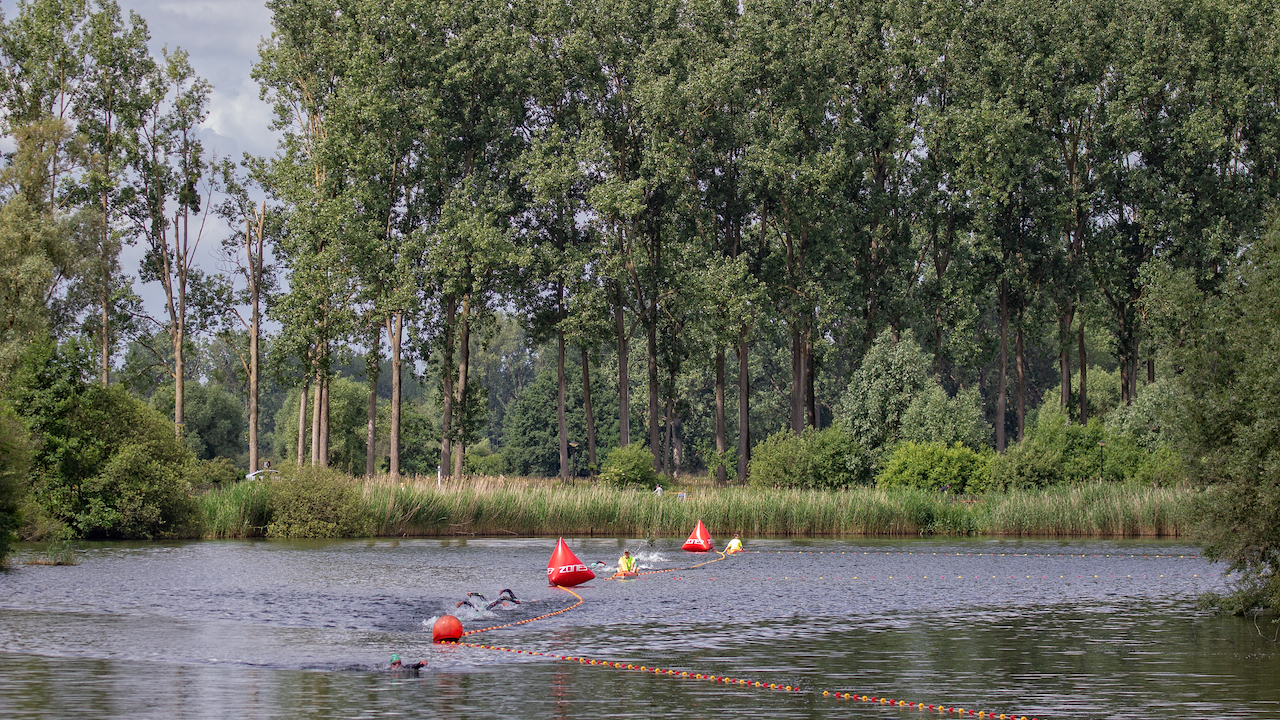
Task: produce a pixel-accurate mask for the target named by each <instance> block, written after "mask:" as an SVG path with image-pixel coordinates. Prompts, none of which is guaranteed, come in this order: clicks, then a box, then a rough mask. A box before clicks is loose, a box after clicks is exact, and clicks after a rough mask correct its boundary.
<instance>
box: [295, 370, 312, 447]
mask: <svg viewBox="0 0 1280 720" xmlns="http://www.w3.org/2000/svg"><path fill="white" fill-rule="evenodd" d="M309 392H311V383H310V382H304V383H302V392H301V393H299V394H298V467H302V458H303V456H304V455H305V453H306V449H307V393H309Z"/></svg>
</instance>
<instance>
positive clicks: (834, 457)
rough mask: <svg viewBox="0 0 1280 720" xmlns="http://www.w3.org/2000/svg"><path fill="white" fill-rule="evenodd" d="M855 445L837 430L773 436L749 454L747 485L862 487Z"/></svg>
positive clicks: (823, 487) (862, 478)
mask: <svg viewBox="0 0 1280 720" xmlns="http://www.w3.org/2000/svg"><path fill="white" fill-rule="evenodd" d="M862 457H863V456H862V455H861V453H860V449H859V447H858V445H857V444H856V443H854V442H853V440H852V439H851V438H850V437H849V436H848V434H846V433H845V431H844V430H843V429H841V428H839V427H834V426H833V427H829V428H827V429H825V430H821V431H819V430H814V429H813V428H805V431H804V432H803V433H801V434H800V435H796V434H795V433H793V432H791V431H790V430H783V431H781V432H777V433H774V434H773V435H770V436H769V437H768V438H766V439H765V440H764V441H763V442H760V443H759V444H757V445H756V446H755V447H754V448H752V451H751V473H750V476H751V481H750V482H751V484H752V485H755V486H758V487H778V488H809V489H837V488H845V487H849V486H850V485H856V484H862V483H866V482H867V481H868V480H869V479H870V478H869V477H868V476H865V475H864V474H863V472H862V470H861V469H862V468H865V467H866V466H867V464H866V463H863V462H858V460H859V459H861V458H862Z"/></svg>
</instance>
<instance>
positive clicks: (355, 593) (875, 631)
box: [0, 538, 1280, 720]
mask: <svg viewBox="0 0 1280 720" xmlns="http://www.w3.org/2000/svg"><path fill="white" fill-rule="evenodd" d="M682 540H683V538H679V539H668V540H665V541H659V542H657V543H656V544H654V545H645V544H644V543H643V542H642V541H638V540H599V539H594V540H574V541H570V546H571V547H572V548H573V549H574V551H575V552H576V553H577V554H578V555H579V557H581V558H582V559H583V560H584V561H585V562H591V561H593V560H604V561H606V562H609V563H610V564H612V563H613V561H614V560H615V559H616V557H617V556H618V555H619V554H620V552H621V550H622V548H623V547H624V546H625V547H629V548H630V549H632V550H633V551H635V550H639V557H640V563H641V568H642V569H663V568H679V567H684V566H687V565H690V564H692V563H693V562H697V561H698V560H704V559H708V558H706V557H699V556H692V555H688V554H686V553H683V552H682V551H681V550H680V549H679V545H680V542H681V541H682ZM721 542H723V541H721ZM553 546H554V542H553V541H550V540H547V539H472V540H401V541H391V540H377V541H340V542H338V541H335V542H281V541H271V542H251V541H248V542H240V541H225V542H224V541H217V542H214V541H205V542H190V543H174V544H157V543H147V544H131V543H113V544H100V545H86V546H85V548H86V550H85V551H84V552H82V553H81V556H80V557H81V559H82V562H81V564H80V565H78V566H74V567H41V566H28V565H21V564H18V563H20V562H21V559H22V558H21V556H19V558H18V562H17V563H15V564H14V567H13V568H12V569H10V570H9V571H7V572H3V573H0V718H15V719H16V718H166V719H169V718H223V717H242V718H352V717H361V718H363V717H368V718H384V717H441V718H469V719H470V718H477V719H483V718H599V717H618V718H649V717H663V716H669V717H708V716H712V715H715V716H724V717H735V718H768V719H769V720H775V719H778V718H903V719H904V720H905V719H906V718H918V717H920V713H919V712H918V711H914V710H900V709H893V708H886V707H881V706H873V705H866V704H861V703H856V702H852V701H845V700H834V699H831V698H823V697H822V696H821V692H822V691H823V690H829V691H831V692H833V693H834V692H856V693H858V694H867V695H875V696H885V697H890V698H894V699H903V700H907V701H911V702H925V703H928V704H937V705H947V706H960V707H964V708H974V709H980V710H988V711H992V710H993V711H996V712H997V713H1017V714H1018V715H1023V714H1025V715H1026V716H1027V717H1031V716H1036V717H1039V718H1050V719H1053V718H1062V719H1066V718H1208V717H1214V718H1277V717H1280V650H1278V649H1277V646H1276V645H1275V644H1274V643H1271V642H1269V641H1267V640H1265V639H1262V638H1261V637H1260V636H1259V633H1258V632H1257V630H1255V628H1254V625H1253V623H1252V622H1246V621H1244V620H1241V619H1239V618H1220V617H1215V616H1212V615H1209V614H1206V613H1202V612H1199V611H1197V610H1195V607H1194V605H1195V598H1196V596H1197V595H1198V594H1200V593H1202V592H1205V591H1208V590H1221V589H1223V588H1224V587H1225V585H1226V582H1227V581H1226V579H1225V578H1224V577H1223V576H1222V575H1221V573H1222V572H1223V568H1222V567H1221V566H1215V565H1211V564H1209V563H1207V562H1205V561H1204V560H1202V559H1200V558H1197V557H1194V555H1195V554H1196V550H1195V549H1194V548H1192V547H1188V546H1184V545H1179V544H1170V543H1159V542H1150V541H1132V542H1094V541H1072V542H1058V541H1011V540H990V539H974V540H956V539H946V540H895V541H868V540H862V539H855V540H830V541H803V542H798V541H797V542H793V541H777V540H759V541H755V540H751V539H748V541H747V546H748V548H749V549H751V550H754V551H758V552H752V553H748V554H744V555H740V556H736V557H730V558H728V559H725V560H722V561H719V562H715V563H712V564H710V565H707V566H705V567H701V568H697V569H691V570H681V571H677V572H670V573H664V574H658V575H649V576H645V577H641V578H639V579H637V580H631V581H626V582H618V581H604V580H596V581H594V582H591V583H589V584H587V585H585V586H582V587H581V588H579V589H577V591H578V592H579V594H581V595H582V597H583V598H584V603H583V604H582V605H581V606H580V607H577V608H575V609H573V610H571V611H569V612H566V613H563V614H561V615H557V616H555V617H552V618H547V619H544V620H538V621H536V622H532V623H529V624H525V625H520V626H517V627H510V628H504V629H498V630H493V631H490V632H486V633H483V634H480V635H477V636H473V638H471V639H473V640H474V641H475V642H478V643H483V644H492V645H500V646H503V647H509V648H517V649H523V650H533V651H537V652H542V653H550V654H556V655H574V656H584V657H588V658H595V659H600V660H610V661H622V662H629V663H635V664H637V665H639V664H644V665H648V666H654V665H656V666H659V667H663V668H670V669H675V670H687V671H690V672H700V673H709V674H713V675H722V676H730V677H735V678H745V679H749V680H753V681H756V680H758V681H761V682H771V683H785V684H790V685H799V686H800V687H802V688H804V689H805V690H806V692H803V693H791V694H788V693H785V692H775V691H767V690H757V689H747V688H743V687H738V686H727V685H723V684H714V683H710V682H706V681H698V680H686V679H674V678H670V677H665V676H655V675H652V674H640V673H637V672H626V671H620V670H616V669H611V668H604V667H598V666H596V667H593V666H582V665H579V664H577V663H570V662H564V661H558V660H554V659H550V658H546V657H537V656H528V655H515V654H511V653H503V652H495V651H492V650H482V649H477V648H466V647H447V646H439V645H436V646H433V645H432V644H431V629H430V628H431V623H432V622H433V621H434V619H435V618H436V617H438V616H440V615H441V614H443V613H446V612H453V613H455V614H458V615H459V617H460V618H461V619H462V620H463V623H464V625H465V626H466V627H467V629H475V628H483V627H488V626H492V625H498V624H502V623H507V622H514V621H517V620H521V619H526V618H530V617H535V616H538V615H542V614H545V613H548V612H552V611H554V610H558V609H560V608H563V607H566V606H568V605H571V604H572V603H573V602H575V599H574V598H573V597H572V596H571V595H569V594H568V593H565V592H563V591H561V590H557V589H554V588H548V587H547V586H546V570H545V568H546V563H547V558H548V557H549V556H550V553H551V550H552V548H553ZM713 557H714V556H713ZM691 558H697V559H696V560H695V559H691ZM503 588H510V589H511V590H513V591H514V592H515V594H516V595H517V596H518V597H519V598H521V599H522V600H523V601H524V603H523V604H521V605H520V606H519V607H513V608H509V609H495V610H494V611H493V612H485V613H476V612H473V611H470V610H469V609H468V608H465V607H464V608H462V609H460V610H455V609H454V606H455V604H456V603H457V602H458V601H459V600H461V599H463V598H465V597H466V595H467V593H468V592H470V591H476V592H481V593H484V594H485V595H487V596H488V597H489V598H490V599H493V598H496V597H497V594H498V592H499V591H500V590H502V589H503ZM1260 627H1261V629H1262V630H1263V631H1267V630H1270V632H1272V633H1274V632H1275V625H1270V624H1268V623H1266V622H1265V621H1264V622H1263V623H1261V625H1260ZM391 652H398V653H399V654H400V655H401V656H403V657H404V658H405V659H406V660H412V659H417V658H425V659H426V660H428V662H429V668H428V669H427V670H425V671H423V672H422V673H421V674H420V676H419V677H413V678H403V677H400V678H398V677H392V676H389V675H388V674H385V673H382V672H379V670H380V668H381V667H383V666H384V665H385V663H386V660H387V656H388V655H389V654H390V653H391ZM949 717H954V715H950V716H949Z"/></svg>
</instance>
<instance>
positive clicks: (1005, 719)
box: [458, 642, 1039, 720]
mask: <svg viewBox="0 0 1280 720" xmlns="http://www.w3.org/2000/svg"><path fill="white" fill-rule="evenodd" d="M458 645H459V646H460V647H469V648H476V649H477V650H493V651H496V652H505V653H513V654H515V655H529V656H533V657H543V658H548V659H551V660H560V661H564V662H576V663H578V664H579V665H595V666H599V667H607V668H613V669H616V670H631V671H635V672H642V673H649V674H653V675H662V676H666V677H672V678H679V679H682V680H683V679H688V680H706V681H708V682H713V683H718V684H723V685H736V686H738V687H747V688H752V689H755V688H759V689H761V690H781V691H783V692H790V693H810V692H811V693H812V694H814V695H818V694H821V695H822V697H825V698H835V699H837V700H854V701H857V702H864V703H872V704H877V705H884V706H893V707H898V708H903V709H916V710H920V711H921V712H924V711H930V712H937V713H940V714H952V715H957V716H961V715H963V716H966V717H979V718H996V719H997V720H1039V718H1037V717H1030V718H1028V717H1027V716H1025V715H1018V714H1016V713H995V712H989V711H986V710H972V709H966V708H961V707H955V706H948V705H929V704H926V703H922V702H911V701H909V700H894V699H891V698H885V697H878V696H875V695H859V694H858V693H849V692H838V691H837V692H832V691H830V690H823V691H821V693H819V692H818V691H817V690H813V691H809V690H806V689H805V688H803V687H801V686H799V685H787V684H785V683H768V682H760V681H758V680H750V679H747V678H740V677H729V676H727V675H715V674H713V673H700V672H691V671H688V670H671V669H668V668H661V667H656V666H650V665H637V664H635V663H624V662H614V661H612V660H596V659H594V658H586V657H580V656H576V655H557V654H556V653H544V652H538V651H537V650H519V649H516V648H509V647H502V646H500V645H481V644H478V643H464V642H460V643H458Z"/></svg>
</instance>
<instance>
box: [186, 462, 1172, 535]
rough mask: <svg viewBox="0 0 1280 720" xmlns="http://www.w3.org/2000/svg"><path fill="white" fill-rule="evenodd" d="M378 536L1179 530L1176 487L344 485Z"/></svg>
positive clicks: (222, 529)
mask: <svg viewBox="0 0 1280 720" xmlns="http://www.w3.org/2000/svg"><path fill="white" fill-rule="evenodd" d="M353 482H354V485H353V487H354V489H355V491H356V492H358V494H359V497H360V498H362V500H363V508H364V511H365V512H367V513H368V519H369V520H371V523H372V525H371V526H372V527H373V529H374V534H375V535H378V536H384V537H404V536H422V537H447V536H495V537H501V536H513V537H515V536H519V537H531V536H556V535H566V536H580V537H586V536H600V537H675V536H681V535H684V534H687V533H688V532H689V531H690V529H691V528H692V527H693V526H694V525H695V524H696V523H697V521H698V520H702V521H703V522H704V523H706V525H707V526H708V527H709V528H711V529H712V532H714V533H717V534H726V533H742V534H744V535H746V536H749V537H838V536H859V535H862V536H899V537H901V536H915V535H944V536H945V535H952V536H956V535H997V536H999V535H1004V536H1048V537H1053V536H1058V537H1177V536H1180V535H1184V534H1185V533H1186V531H1187V529H1188V528H1189V520H1190V513H1191V504H1192V497H1193V496H1192V493H1191V492H1190V491H1186V490H1176V489H1164V488H1152V487H1139V486H1132V485H1116V484H1096V485H1078V486H1061V487H1055V488H1049V489H1045V490H1038V491H1019V492H1010V493H1007V494H990V495H984V496H979V497H973V498H963V499H962V498H956V497H954V496H949V495H941V494H936V493H928V492H923V491H916V490H892V491H889V490H881V489H876V488H871V487H863V488H854V489H850V490H841V491H802V490H771V489H760V488H749V487H725V488H717V487H712V486H694V487H692V488H691V489H689V490H688V491H687V493H686V497H685V499H683V500H681V499H679V497H678V496H677V493H676V492H671V491H668V492H667V493H666V494H665V495H663V496H661V497H658V496H655V495H653V494H652V493H649V492H644V491H639V490H625V489H618V488H613V487H608V486H603V485H598V484H592V483H588V482H579V483H578V484H576V485H564V484H561V483H559V482H558V481H555V480H545V479H540V478H538V479H534V478H474V477H473V478H466V479H465V480H454V481H447V482H445V483H443V484H441V485H437V481H436V479H435V478H430V479H429V480H427V479H414V480H406V481H402V482H395V481H392V480H391V479H389V478H386V479H373V480H366V481H353ZM200 504H201V507H202V512H203V515H204V529H203V535H204V536H205V537H218V538H239V537H254V536H262V535H266V534H267V533H266V529H267V527H268V525H269V523H270V519H271V512H272V510H271V491H270V485H269V484H267V483H261V482H253V481H244V482H239V483H236V484H234V485H231V486H229V487H224V488H221V489H216V490H212V491H210V492H208V493H207V494H205V495H202V496H201V497H200Z"/></svg>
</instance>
